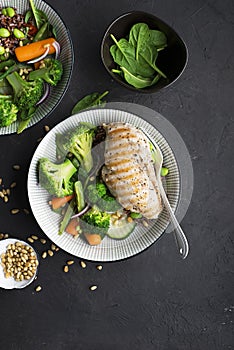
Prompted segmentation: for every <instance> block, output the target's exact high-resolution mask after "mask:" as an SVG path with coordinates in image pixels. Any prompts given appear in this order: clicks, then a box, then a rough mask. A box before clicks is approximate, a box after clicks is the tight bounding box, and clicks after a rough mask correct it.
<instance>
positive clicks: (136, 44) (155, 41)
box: [110, 23, 167, 89]
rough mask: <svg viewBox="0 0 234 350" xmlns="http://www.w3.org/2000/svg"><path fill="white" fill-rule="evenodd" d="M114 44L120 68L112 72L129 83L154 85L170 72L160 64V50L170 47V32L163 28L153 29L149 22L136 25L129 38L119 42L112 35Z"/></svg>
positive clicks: (114, 51) (138, 85) (115, 55)
mask: <svg viewBox="0 0 234 350" xmlns="http://www.w3.org/2000/svg"><path fill="white" fill-rule="evenodd" d="M111 38H112V40H113V41H114V45H112V46H111V47H110V53H111V56H112V57H113V60H114V62H115V63H116V64H117V68H116V69H113V70H112V72H113V73H116V74H120V75H121V76H122V77H123V78H124V79H125V80H126V81H127V83H128V84H130V85H132V86H134V87H136V88H138V89H142V88H145V87H149V86H152V85H154V84H156V82H157V81H158V80H159V79H160V78H161V77H163V78H165V79H166V78H167V77H166V75H165V74H164V73H163V72H162V71H161V69H159V67H158V66H157V65H156V60H157V58H158V55H159V51H161V50H163V49H164V48H165V47H166V46H167V38H166V35H165V34H164V33H163V32H161V31H159V30H151V29H149V26H148V25H147V24H146V23H136V24H135V25H133V26H132V28H131V30H130V32H129V36H128V40H127V39H126V38H121V39H120V40H119V41H118V40H117V39H116V38H115V37H114V35H113V34H111Z"/></svg>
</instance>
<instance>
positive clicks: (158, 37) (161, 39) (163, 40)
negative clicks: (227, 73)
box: [149, 29, 167, 49]
mask: <svg viewBox="0 0 234 350" xmlns="http://www.w3.org/2000/svg"><path fill="white" fill-rule="evenodd" d="M149 42H150V45H154V46H156V47H157V49H163V48H165V47H166V46H167V37H166V35H165V34H164V33H163V32H161V31H159V30H153V29H150V37H149Z"/></svg>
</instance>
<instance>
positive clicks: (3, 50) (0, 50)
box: [0, 46, 5, 55]
mask: <svg viewBox="0 0 234 350" xmlns="http://www.w3.org/2000/svg"><path fill="white" fill-rule="evenodd" d="M4 53H5V48H4V47H3V46H0V55H3V54H4Z"/></svg>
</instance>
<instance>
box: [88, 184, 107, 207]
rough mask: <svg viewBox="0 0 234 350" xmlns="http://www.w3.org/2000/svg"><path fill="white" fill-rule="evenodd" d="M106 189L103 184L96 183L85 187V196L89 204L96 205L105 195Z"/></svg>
mask: <svg viewBox="0 0 234 350" xmlns="http://www.w3.org/2000/svg"><path fill="white" fill-rule="evenodd" d="M106 191H107V188H106V186H105V184H104V183H101V182H97V183H94V184H91V185H89V186H88V187H87V190H86V196H87V200H88V201H89V202H90V203H91V204H95V203H97V202H98V201H99V200H100V198H101V197H103V196H104V195H105V194H106Z"/></svg>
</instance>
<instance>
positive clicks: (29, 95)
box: [6, 72, 44, 120]
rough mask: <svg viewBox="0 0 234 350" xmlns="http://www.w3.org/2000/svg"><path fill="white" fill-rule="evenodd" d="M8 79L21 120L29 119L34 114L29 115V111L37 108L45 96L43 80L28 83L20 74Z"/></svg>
mask: <svg viewBox="0 0 234 350" xmlns="http://www.w3.org/2000/svg"><path fill="white" fill-rule="evenodd" d="M6 79H7V81H8V82H9V84H10V85H11V86H12V88H13V102H14V103H15V104H16V106H17V107H18V109H19V112H20V119H22V120H26V119H28V118H29V117H31V116H32V113H27V111H30V110H31V109H32V108H35V105H36V103H37V102H38V101H39V100H40V98H41V97H42V95H43V92H44V87H43V81H42V80H41V79H37V80H34V81H26V80H25V79H23V78H22V77H21V76H20V75H19V73H18V72H14V73H11V74H9V75H8V76H7V77H6ZM21 112H22V113H21ZM21 115H22V118H21Z"/></svg>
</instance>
